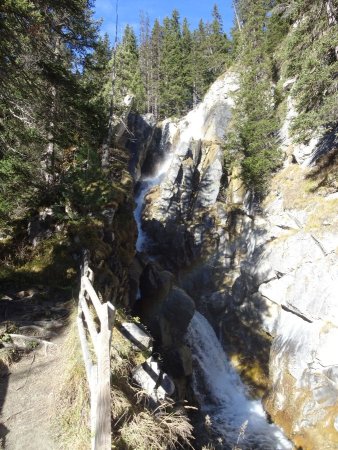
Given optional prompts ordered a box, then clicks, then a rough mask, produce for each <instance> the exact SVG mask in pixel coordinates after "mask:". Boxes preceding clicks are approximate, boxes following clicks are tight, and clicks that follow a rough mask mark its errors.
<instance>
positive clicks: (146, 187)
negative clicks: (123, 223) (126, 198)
mask: <svg viewBox="0 0 338 450" xmlns="http://www.w3.org/2000/svg"><path fill="white" fill-rule="evenodd" d="M171 161H172V154H168V155H167V156H166V158H165V159H164V160H163V161H162V162H161V163H160V164H158V166H157V168H156V170H155V172H154V174H153V175H152V176H149V177H143V178H141V180H140V190H139V192H138V194H137V196H136V198H135V202H136V208H135V210H134V217H135V221H136V224H137V231H138V234H137V241H136V250H137V251H138V252H141V251H143V250H144V245H145V243H146V241H147V236H146V234H145V233H144V231H143V229H142V211H143V206H144V198H145V196H146V195H147V194H148V192H149V191H150V189H151V188H153V187H155V186H157V185H158V184H160V183H161V181H162V179H163V177H164V175H165V174H166V173H167V171H168V169H169V167H170V164H171Z"/></svg>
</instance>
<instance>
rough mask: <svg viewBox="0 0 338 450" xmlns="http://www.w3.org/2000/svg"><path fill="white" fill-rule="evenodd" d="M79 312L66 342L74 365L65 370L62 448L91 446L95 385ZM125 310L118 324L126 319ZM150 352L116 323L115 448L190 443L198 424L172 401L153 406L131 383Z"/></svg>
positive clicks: (140, 449) (149, 449)
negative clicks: (87, 368) (83, 345)
mask: <svg viewBox="0 0 338 450" xmlns="http://www.w3.org/2000/svg"><path fill="white" fill-rule="evenodd" d="M75 318H76V314H75V313H74V314H73V317H72V324H73V325H72V327H71V330H70V332H69V336H68V341H67V344H66V350H65V351H66V353H67V359H68V361H69V362H68V367H67V369H66V372H65V378H64V383H63V389H62V393H61V398H60V411H59V414H58V424H59V425H58V434H60V437H61V446H62V448H67V449H72V450H73V449H74V450H85V449H89V448H90V431H89V391H88V387H87V379H86V374H85V369H84V365H83V361H82V355H81V350H80V344H79V341H78V336H77V327H76V320H75ZM125 320H126V317H125V316H124V315H123V314H122V313H121V312H120V313H119V314H118V317H117V324H119V322H122V321H125ZM148 356H149V354H147V353H142V352H139V351H136V350H135V349H134V347H133V346H132V345H131V344H130V342H129V341H128V340H126V339H125V338H124V337H123V335H122V334H121V333H120V332H119V331H118V328H116V327H115V328H114V331H113V339H112V358H111V369H112V374H111V382H112V390H111V411H112V442H113V444H112V448H114V449H119V450H122V449H123V450H125V449H130V450H162V449H163V450H165V449H177V448H181V447H182V448H183V446H184V448H186V447H187V446H189V445H190V444H189V442H190V441H191V439H192V431H193V427H192V425H191V424H190V422H189V419H188V417H187V415H186V414H185V411H184V410H182V409H181V410H177V409H175V408H174V406H173V405H172V404H171V403H167V404H165V405H163V406H162V407H161V408H159V409H158V410H156V411H151V410H149V409H148V408H147V399H146V396H145V394H144V392H142V391H141V390H140V389H138V388H136V387H135V386H133V385H132V384H131V381H130V375H131V370H132V369H133V368H134V367H135V366H136V365H138V364H141V363H142V362H143V361H145V359H146V358H147V357H148Z"/></svg>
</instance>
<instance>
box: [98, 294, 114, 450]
mask: <svg viewBox="0 0 338 450" xmlns="http://www.w3.org/2000/svg"><path fill="white" fill-rule="evenodd" d="M114 312H115V310H114V308H113V307H112V305H110V304H108V303H104V304H103V305H102V306H101V311H100V321H101V331H100V334H99V345H98V347H99V352H98V355H97V362H98V386H97V388H98V389H97V404H96V431H95V450H96V449H97V450H110V449H111V399H110V345H111V336H112V326H113V313H114Z"/></svg>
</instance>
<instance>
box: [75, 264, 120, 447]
mask: <svg viewBox="0 0 338 450" xmlns="http://www.w3.org/2000/svg"><path fill="white" fill-rule="evenodd" d="M93 281H94V274H93V271H92V270H91V269H90V268H89V266H88V255H85V257H84V264H83V267H82V274H81V288H80V293H79V304H78V317H77V325H78V330H79V336H80V342H81V348H82V354H83V360H84V364H85V367H86V374H87V379H88V384H89V388H90V416H91V436H92V450H111V400H110V347H111V337H112V328H113V325H114V320H115V312H116V310H115V307H114V306H113V305H112V304H111V303H110V302H107V303H102V302H101V301H100V299H99V296H98V295H97V293H96V292H95V289H94V287H93ZM92 306H93V307H92ZM92 355H93V356H94V358H92ZM93 359H94V361H93Z"/></svg>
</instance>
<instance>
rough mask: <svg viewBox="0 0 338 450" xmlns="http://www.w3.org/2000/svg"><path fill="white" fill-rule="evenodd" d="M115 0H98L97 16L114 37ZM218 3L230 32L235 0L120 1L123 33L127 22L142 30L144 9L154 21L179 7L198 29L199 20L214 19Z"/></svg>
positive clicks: (96, 5)
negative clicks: (215, 5) (141, 18)
mask: <svg viewBox="0 0 338 450" xmlns="http://www.w3.org/2000/svg"><path fill="white" fill-rule="evenodd" d="M115 3H116V0H96V1H95V18H97V19H103V23H102V26H101V31H102V33H105V32H107V33H108V34H109V36H110V38H111V41H112V40H113V36H114V32H115V31H114V30H115ZM214 3H217V4H218V7H219V11H220V13H221V15H222V18H223V23H224V29H225V31H226V32H227V33H228V34H229V32H230V28H231V27H232V23H233V11H232V7H231V4H232V1H231V0H220V1H216V2H215V0H181V1H179V0H119V33H120V34H121V32H122V30H123V29H124V27H125V26H126V24H129V25H132V26H133V27H134V29H135V32H136V33H138V24H139V17H140V12H141V11H144V12H145V13H148V15H149V18H150V20H151V22H152V21H154V19H156V18H158V19H160V20H162V19H163V18H164V17H166V16H169V15H170V14H171V12H172V10H173V9H175V8H176V9H177V10H178V11H179V12H180V14H181V18H182V19H183V17H187V19H188V21H189V23H190V27H191V28H192V29H193V28H196V27H197V24H198V22H199V20H200V19H201V18H202V19H203V20H204V21H208V20H211V12H212V8H213V5H214Z"/></svg>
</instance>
